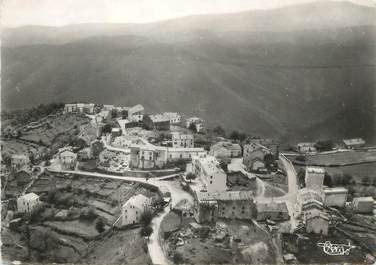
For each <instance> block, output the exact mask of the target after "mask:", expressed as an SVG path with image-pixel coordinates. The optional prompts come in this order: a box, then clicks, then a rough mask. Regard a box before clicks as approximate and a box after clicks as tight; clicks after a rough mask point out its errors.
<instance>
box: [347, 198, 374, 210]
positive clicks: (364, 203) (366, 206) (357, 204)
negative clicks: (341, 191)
mask: <svg viewBox="0 0 376 265" xmlns="http://www.w3.org/2000/svg"><path fill="white" fill-rule="evenodd" d="M374 204H375V200H374V199H373V198H372V197H356V198H354V199H353V202H352V205H353V209H354V211H355V212H357V213H371V212H372V211H373V205H374Z"/></svg>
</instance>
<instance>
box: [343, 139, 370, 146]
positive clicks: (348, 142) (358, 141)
mask: <svg viewBox="0 0 376 265" xmlns="http://www.w3.org/2000/svg"><path fill="white" fill-rule="evenodd" d="M343 142H344V143H345V145H350V146H351V145H358V144H365V143H366V142H365V141H364V140H363V139H362V138H354V139H345V140H343Z"/></svg>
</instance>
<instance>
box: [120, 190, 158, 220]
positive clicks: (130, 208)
mask: <svg viewBox="0 0 376 265" xmlns="http://www.w3.org/2000/svg"><path fill="white" fill-rule="evenodd" d="M149 207H151V199H150V198H148V197H146V196H144V195H142V194H138V195H135V196H133V197H131V198H130V199H129V200H128V201H127V202H126V203H124V205H123V207H122V222H123V225H129V224H137V223H139V222H140V218H141V214H142V213H143V212H144V211H145V210H146V209H147V208H149Z"/></svg>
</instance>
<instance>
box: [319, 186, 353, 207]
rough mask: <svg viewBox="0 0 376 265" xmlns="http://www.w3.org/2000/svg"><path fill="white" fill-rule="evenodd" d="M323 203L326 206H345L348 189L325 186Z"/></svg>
mask: <svg viewBox="0 0 376 265" xmlns="http://www.w3.org/2000/svg"><path fill="white" fill-rule="evenodd" d="M323 197H324V198H323V199H324V205H325V206H328V207H338V208H343V207H345V204H346V201H347V197H348V190H347V189H345V188H343V187H334V188H325V189H324V190H323Z"/></svg>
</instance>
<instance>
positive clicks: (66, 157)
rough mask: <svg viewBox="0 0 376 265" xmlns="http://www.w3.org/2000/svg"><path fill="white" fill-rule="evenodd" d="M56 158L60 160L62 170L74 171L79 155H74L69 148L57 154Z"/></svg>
mask: <svg viewBox="0 0 376 265" xmlns="http://www.w3.org/2000/svg"><path fill="white" fill-rule="evenodd" d="M56 158H57V159H58V161H59V164H60V166H61V168H62V169H64V170H72V169H74V167H75V165H76V162H77V154H75V153H73V152H72V151H71V150H70V149H68V148H67V149H65V148H64V149H61V150H60V151H59V152H58V153H57V155H56Z"/></svg>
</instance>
